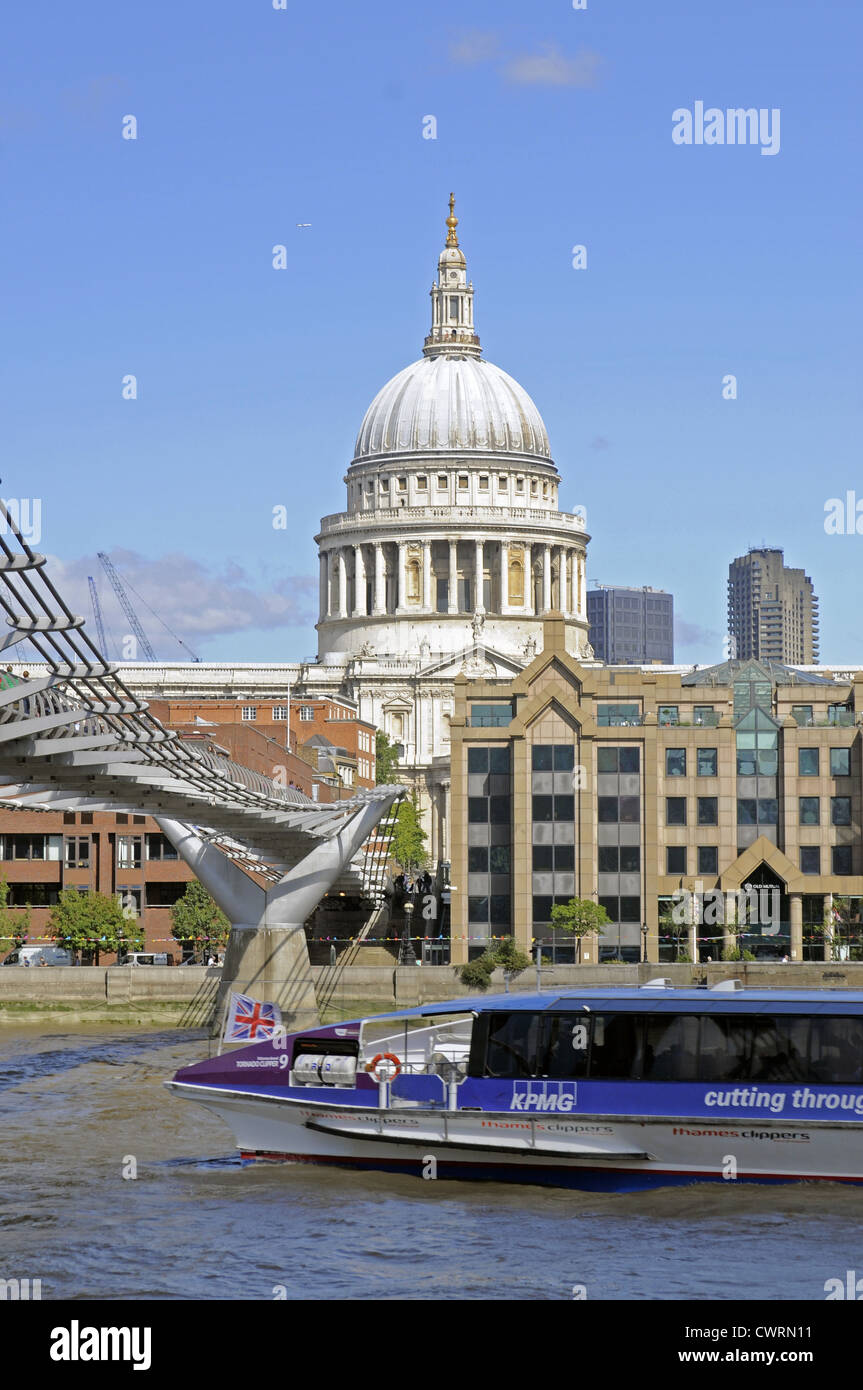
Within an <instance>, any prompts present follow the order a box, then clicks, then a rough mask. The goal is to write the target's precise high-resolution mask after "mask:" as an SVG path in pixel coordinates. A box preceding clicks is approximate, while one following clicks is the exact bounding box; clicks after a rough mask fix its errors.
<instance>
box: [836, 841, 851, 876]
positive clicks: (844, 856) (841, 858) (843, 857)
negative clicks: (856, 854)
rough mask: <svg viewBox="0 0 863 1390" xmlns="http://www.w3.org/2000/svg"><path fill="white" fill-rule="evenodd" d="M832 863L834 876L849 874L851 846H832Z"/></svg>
mask: <svg viewBox="0 0 863 1390" xmlns="http://www.w3.org/2000/svg"><path fill="white" fill-rule="evenodd" d="M832 863H833V872H834V874H850V873H851V846H850V845H834V846H833V851H832Z"/></svg>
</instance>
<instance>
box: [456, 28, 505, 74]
mask: <svg viewBox="0 0 863 1390" xmlns="http://www.w3.org/2000/svg"><path fill="white" fill-rule="evenodd" d="M499 53H500V35H499V34H496V33H494V32H493V31H492V30H488V29H471V30H469V31H468V32H466V33H464V34H460V35H459V37H458V38H457V39H453V41H452V43H451V44H450V48H449V56H450V58H451V59H452V61H453V62H454V63H463V64H465V65H466V66H467V67H475V66H476V64H477V63H488V62H490V61H491V60H492V59H493V58H496V57H497V56H498V54H499Z"/></svg>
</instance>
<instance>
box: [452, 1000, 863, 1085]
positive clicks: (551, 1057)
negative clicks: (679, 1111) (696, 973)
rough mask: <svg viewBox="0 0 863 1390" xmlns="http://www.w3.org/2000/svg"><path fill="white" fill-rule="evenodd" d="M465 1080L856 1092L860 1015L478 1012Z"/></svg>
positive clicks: (862, 1043)
mask: <svg viewBox="0 0 863 1390" xmlns="http://www.w3.org/2000/svg"><path fill="white" fill-rule="evenodd" d="M469 1070H470V1075H471V1076H487V1077H497V1078H511V1077H554V1078H574V1079H579V1078H582V1079H585V1078H588V1079H593V1080H606V1081H638V1080H641V1081H678V1082H681V1081H689V1082H716V1081H723V1082H726V1081H727V1082H732V1081H738V1082H739V1081H756V1082H762V1083H768V1082H769V1083H792V1082H812V1083H815V1084H821V1085H846V1086H863V1018H855V1017H825V1016H823V1015H817V1014H816V1015H814V1016H812V1017H811V1018H810V1017H807V1016H806V1015H799V1014H795V1015H787V1016H780V1017H772V1016H769V1015H768V1016H765V1015H760V1014H755V1015H745V1014H722V1013H710V1014H684V1013H680V1014H673V1013H652V1014H636V1013H616V1014H615V1013H580V1012H578V1013H577V1012H575V1011H573V1012H570V1013H544V1012H543V1013H540V1012H536V1013H534V1012H532V1011H531V1010H528V1009H520V1010H513V1011H512V1012H503V1011H501V1012H489V1013H485V1014H480V1015H479V1017H478V1018H477V1020H476V1023H475V1025H474V1030H473V1038H472V1043H471V1058H470V1068H469Z"/></svg>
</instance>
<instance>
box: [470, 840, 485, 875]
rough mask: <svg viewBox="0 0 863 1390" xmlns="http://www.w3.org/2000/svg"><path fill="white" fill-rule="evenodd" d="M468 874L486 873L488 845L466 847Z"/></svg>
mask: <svg viewBox="0 0 863 1390" xmlns="http://www.w3.org/2000/svg"><path fill="white" fill-rule="evenodd" d="M467 867H468V873H471V874H483V873H488V845H468V850H467Z"/></svg>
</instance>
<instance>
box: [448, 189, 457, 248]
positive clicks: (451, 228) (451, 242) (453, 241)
mask: <svg viewBox="0 0 863 1390" xmlns="http://www.w3.org/2000/svg"><path fill="white" fill-rule="evenodd" d="M446 225H447V234H446V244H447V246H458V237H457V236H456V230H455V229H456V227H457V226H458V218H457V217H456V215H455V194H454V193H451V194H450V195H449V217H448V218H447V220H446Z"/></svg>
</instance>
